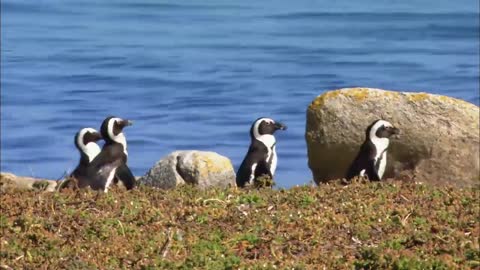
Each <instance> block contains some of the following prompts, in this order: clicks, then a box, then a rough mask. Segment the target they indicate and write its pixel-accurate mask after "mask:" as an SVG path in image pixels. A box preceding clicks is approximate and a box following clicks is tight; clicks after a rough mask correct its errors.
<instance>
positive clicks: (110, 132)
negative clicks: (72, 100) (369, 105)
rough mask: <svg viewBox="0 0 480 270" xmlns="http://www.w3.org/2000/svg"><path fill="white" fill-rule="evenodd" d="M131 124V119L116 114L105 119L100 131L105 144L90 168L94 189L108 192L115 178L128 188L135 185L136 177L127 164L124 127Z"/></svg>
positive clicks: (91, 185) (91, 182)
mask: <svg viewBox="0 0 480 270" xmlns="http://www.w3.org/2000/svg"><path fill="white" fill-rule="evenodd" d="M130 125H132V122H131V121H129V120H125V119H121V118H118V117H114V116H109V117H107V118H106V119H105V120H104V121H103V123H102V126H101V128H100V132H101V134H102V137H103V139H104V140H105V144H104V145H103V148H102V150H101V152H100V153H99V154H98V155H97V156H96V157H95V158H94V159H93V161H92V162H91V163H90V165H89V170H88V173H89V175H88V176H89V179H90V187H91V188H92V189H95V190H98V189H101V190H103V191H104V192H107V191H108V188H109V187H110V185H111V184H112V182H113V181H114V178H118V179H119V180H120V181H122V182H123V184H124V186H125V187H126V188H127V189H132V188H134V187H135V185H136V180H135V177H134V176H133V174H132V172H131V171H130V169H129V168H128V166H127V156H128V152H127V139H126V138H125V135H124V134H123V128H124V127H126V126H130Z"/></svg>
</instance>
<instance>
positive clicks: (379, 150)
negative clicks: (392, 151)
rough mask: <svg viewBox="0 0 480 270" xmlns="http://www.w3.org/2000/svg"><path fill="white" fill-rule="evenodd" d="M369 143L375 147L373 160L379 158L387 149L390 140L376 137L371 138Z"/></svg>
mask: <svg viewBox="0 0 480 270" xmlns="http://www.w3.org/2000/svg"><path fill="white" fill-rule="evenodd" d="M370 141H371V142H372V143H373V145H375V150H376V155H375V158H379V157H380V155H382V154H383V152H385V151H386V150H387V148H388V145H389V143H390V140H389V139H388V138H379V137H377V136H373V137H371V138H370Z"/></svg>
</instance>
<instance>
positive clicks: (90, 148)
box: [75, 128, 102, 162]
mask: <svg viewBox="0 0 480 270" xmlns="http://www.w3.org/2000/svg"><path fill="white" fill-rule="evenodd" d="M100 139H102V135H101V134H100V133H99V132H98V131H96V130H95V129H93V128H83V129H81V130H80V131H78V132H77V134H75V146H76V147H77V149H78V151H80V152H81V153H83V154H85V155H87V157H88V160H89V162H91V161H92V160H93V159H94V158H95V157H96V156H97V155H98V153H100V147H99V146H98V144H97V143H96V142H97V141H99V140H100Z"/></svg>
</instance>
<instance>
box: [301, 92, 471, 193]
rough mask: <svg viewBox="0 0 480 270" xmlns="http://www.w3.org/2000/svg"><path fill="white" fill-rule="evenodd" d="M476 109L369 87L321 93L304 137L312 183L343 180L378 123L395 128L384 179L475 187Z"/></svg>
mask: <svg viewBox="0 0 480 270" xmlns="http://www.w3.org/2000/svg"><path fill="white" fill-rule="evenodd" d="M479 112H480V111H479V107H478V106H476V105H474V104H471V103H468V102H466V101H462V100H458V99H454V98H450V97H446V96H440V95H433V94H427V93H404V92H394V91H386V90H380V89H371V88H347V89H340V90H335V91H329V92H326V93H324V94H322V95H320V96H318V97H317V98H316V99H315V100H314V101H313V102H312V103H311V104H310V106H309V107H308V110H307V127H306V133H305V138H306V141H307V148H308V160H309V166H310V169H311V170H312V173H313V177H314V180H315V182H316V183H320V182H326V181H329V180H331V179H338V178H342V177H344V176H345V173H346V170H347V169H348V166H349V165H350V163H351V162H352V160H353V158H354V157H355V155H356V154H357V152H358V150H359V147H360V145H361V143H362V142H363V140H364V139H365V128H366V127H367V126H368V125H369V124H370V123H371V122H373V121H374V120H376V119H379V118H383V119H385V120H387V121H389V122H391V123H392V124H393V125H394V126H396V127H398V128H399V129H400V135H399V137H398V138H392V139H391V140H390V147H389V151H388V165H387V169H386V172H385V176H384V178H389V177H395V178H402V179H403V178H405V177H410V178H412V179H413V180H414V181H415V179H417V180H421V181H423V182H427V183H430V184H452V185H456V186H471V185H474V184H477V183H479V174H480V160H479V159H480V153H479V152H480V149H479V142H480V141H479Z"/></svg>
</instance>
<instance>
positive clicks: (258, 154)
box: [236, 117, 287, 187]
mask: <svg viewBox="0 0 480 270" xmlns="http://www.w3.org/2000/svg"><path fill="white" fill-rule="evenodd" d="M286 129H287V126H285V125H284V124H282V123H279V122H275V121H274V120H273V119H270V118H266V117H260V118H258V119H257V120H255V122H253V124H252V126H251V128H250V140H251V142H250V147H249V149H248V152H247V154H246V156H245V158H244V159H243V162H242V164H241V165H240V167H239V169H238V172H237V178H236V182H237V186H238V187H245V185H251V184H253V183H254V181H255V180H256V179H257V178H258V177H260V176H262V175H268V176H269V177H270V178H271V179H273V176H274V175H275V170H276V169H277V161H278V158H277V153H276V149H275V148H276V145H275V144H276V140H275V136H274V135H273V134H274V133H275V132H276V131H277V130H286Z"/></svg>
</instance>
